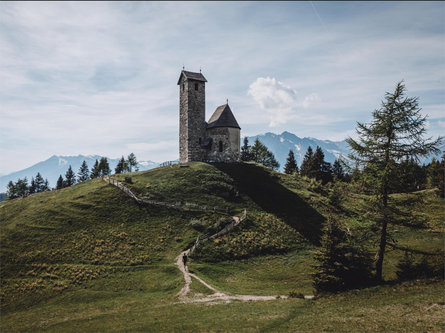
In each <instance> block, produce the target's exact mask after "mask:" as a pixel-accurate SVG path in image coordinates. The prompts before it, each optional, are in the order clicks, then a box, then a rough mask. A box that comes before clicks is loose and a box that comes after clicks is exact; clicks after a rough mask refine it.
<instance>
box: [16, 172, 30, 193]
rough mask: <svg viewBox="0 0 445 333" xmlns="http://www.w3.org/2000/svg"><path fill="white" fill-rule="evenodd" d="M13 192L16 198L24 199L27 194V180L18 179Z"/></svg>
mask: <svg viewBox="0 0 445 333" xmlns="http://www.w3.org/2000/svg"><path fill="white" fill-rule="evenodd" d="M15 190H16V194H17V196H18V197H24V196H27V195H28V194H29V188H28V179H27V178H26V177H25V178H23V179H18V180H17V182H16V183H15Z"/></svg>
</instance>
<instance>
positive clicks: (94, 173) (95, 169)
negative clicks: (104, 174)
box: [90, 160, 100, 179]
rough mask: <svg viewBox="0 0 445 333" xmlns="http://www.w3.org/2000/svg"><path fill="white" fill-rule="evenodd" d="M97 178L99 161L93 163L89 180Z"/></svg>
mask: <svg viewBox="0 0 445 333" xmlns="http://www.w3.org/2000/svg"><path fill="white" fill-rule="evenodd" d="M99 176H100V168H99V161H98V160H96V162H94V166H93V167H92V169H91V174H90V177H91V179H94V178H97V177H99Z"/></svg>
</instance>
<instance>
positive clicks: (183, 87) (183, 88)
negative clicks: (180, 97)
mask: <svg viewBox="0 0 445 333" xmlns="http://www.w3.org/2000/svg"><path fill="white" fill-rule="evenodd" d="M184 90H185V84H184V83H183V84H182V91H184Z"/></svg>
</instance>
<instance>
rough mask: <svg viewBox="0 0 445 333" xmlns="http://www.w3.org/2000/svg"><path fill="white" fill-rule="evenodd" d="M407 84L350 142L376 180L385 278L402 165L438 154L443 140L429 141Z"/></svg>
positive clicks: (388, 97) (399, 86)
mask: <svg viewBox="0 0 445 333" xmlns="http://www.w3.org/2000/svg"><path fill="white" fill-rule="evenodd" d="M405 90H406V89H405V85H404V84H403V82H399V83H398V84H397V86H396V89H395V91H394V93H389V92H387V93H386V95H385V100H384V101H382V105H381V107H380V109H377V110H375V111H374V112H373V120H372V121H371V123H369V124H364V123H357V133H358V136H359V139H358V141H356V140H354V139H352V138H349V139H348V140H347V142H348V144H349V146H350V147H351V149H352V151H353V153H354V154H351V155H350V157H351V158H352V159H354V160H356V161H357V162H359V163H361V164H362V165H364V166H366V167H367V169H368V174H369V178H370V179H372V181H370V182H369V184H368V186H369V187H370V188H371V189H373V190H374V193H375V195H376V199H377V200H376V202H377V209H378V210H379V211H380V215H381V218H380V219H379V221H378V223H379V226H380V243H379V248H378V251H377V255H376V275H377V278H378V279H379V280H381V279H382V267H383V259H384V255H385V249H386V243H387V237H388V223H390V222H391V216H390V213H389V212H390V209H389V202H388V195H389V193H390V192H391V190H392V187H393V186H394V183H393V180H394V179H396V177H395V174H396V172H397V168H398V165H399V163H400V162H401V161H402V160H403V158H405V157H406V156H413V157H417V156H427V155H429V154H430V153H431V152H434V153H437V152H438V151H439V149H438V148H437V146H438V144H439V143H440V142H441V141H442V138H440V137H439V138H437V139H436V140H433V141H431V140H430V139H425V138H424V134H425V132H426V126H425V122H426V117H423V116H422V115H421V114H420V111H421V109H420V108H419V103H418V98H417V97H414V98H411V97H406V96H405Z"/></svg>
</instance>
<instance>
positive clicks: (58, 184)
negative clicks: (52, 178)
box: [56, 175, 65, 190]
mask: <svg viewBox="0 0 445 333" xmlns="http://www.w3.org/2000/svg"><path fill="white" fill-rule="evenodd" d="M64 184H65V182H64V181H63V177H62V175H60V176H59V178H58V179H57V184H56V190H60V189H61V188H63V187H64Z"/></svg>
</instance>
